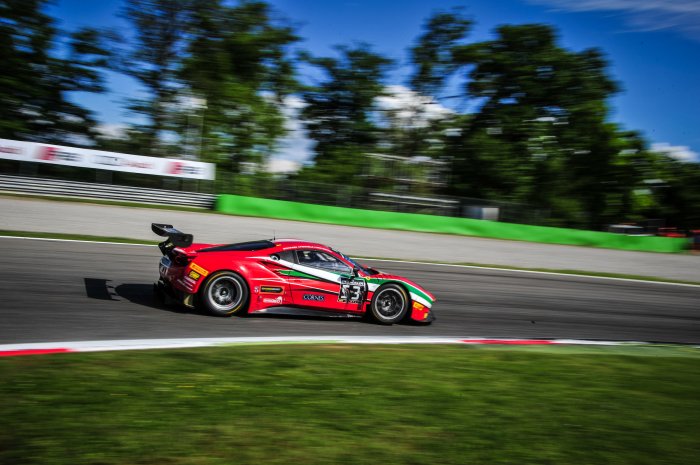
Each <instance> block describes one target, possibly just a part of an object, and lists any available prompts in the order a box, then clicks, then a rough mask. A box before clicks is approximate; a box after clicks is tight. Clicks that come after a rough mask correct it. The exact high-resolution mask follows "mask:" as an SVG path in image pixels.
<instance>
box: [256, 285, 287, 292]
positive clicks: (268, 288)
mask: <svg viewBox="0 0 700 465" xmlns="http://www.w3.org/2000/svg"><path fill="white" fill-rule="evenodd" d="M260 292H261V293H263V294H281V293H282V288H281V287H275V286H261V287H260Z"/></svg>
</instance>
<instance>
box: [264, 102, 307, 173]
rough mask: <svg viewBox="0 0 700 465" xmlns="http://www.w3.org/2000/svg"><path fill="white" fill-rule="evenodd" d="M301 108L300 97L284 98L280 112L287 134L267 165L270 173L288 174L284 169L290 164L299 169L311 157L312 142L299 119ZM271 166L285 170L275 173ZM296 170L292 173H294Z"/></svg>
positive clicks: (289, 166) (302, 106) (280, 141)
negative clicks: (283, 118)
mask: <svg viewBox="0 0 700 465" xmlns="http://www.w3.org/2000/svg"><path fill="white" fill-rule="evenodd" d="M303 108H304V101H303V100H302V99H301V98H300V97H297V96H293V95H290V96H288V97H287V98H285V100H284V104H283V106H282V108H281V110H282V114H283V115H284V117H285V122H284V127H285V129H286V130H287V134H286V135H285V136H284V137H283V138H282V139H280V140H279V142H278V144H277V150H276V151H275V153H274V155H273V156H272V158H271V159H270V162H269V163H268V170H269V171H270V172H275V173H283V172H289V170H286V168H291V167H292V164H294V166H296V167H297V168H296V169H299V167H300V166H301V165H302V164H303V163H304V162H306V161H308V160H310V159H311V157H312V156H313V152H312V150H311V148H312V146H313V141H311V140H310V139H309V138H308V137H306V130H305V129H304V125H303V124H302V122H301V120H300V119H299V117H300V112H301V110H302V109H303ZM272 165H274V169H275V170H276V169H281V168H282V167H285V170H282V171H275V170H273V169H271V166H272ZM296 169H295V170H292V171H296Z"/></svg>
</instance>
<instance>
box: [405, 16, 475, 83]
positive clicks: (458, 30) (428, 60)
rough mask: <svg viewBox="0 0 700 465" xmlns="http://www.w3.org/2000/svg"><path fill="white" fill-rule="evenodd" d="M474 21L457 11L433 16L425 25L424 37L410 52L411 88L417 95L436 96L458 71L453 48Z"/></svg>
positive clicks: (420, 38) (464, 35) (419, 38)
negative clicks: (412, 73) (411, 66)
mask: <svg viewBox="0 0 700 465" xmlns="http://www.w3.org/2000/svg"><path fill="white" fill-rule="evenodd" d="M472 25H473V21H471V20H470V19H467V18H465V17H463V16H462V14H461V12H460V10H459V9H455V10H453V11H450V12H439V13H435V14H433V15H432V16H431V17H430V18H429V19H428V20H427V21H426V23H425V25H424V32H423V34H422V35H421V36H420V37H418V40H417V43H416V45H414V46H413V47H412V48H411V59H412V62H413V64H414V66H415V67H416V70H415V74H414V75H413V76H412V77H411V86H412V87H413V88H414V89H415V90H416V91H418V92H420V93H423V94H428V95H436V94H437V93H439V90H440V89H441V88H442V87H443V86H444V84H445V79H446V78H447V77H448V76H449V75H450V74H451V73H453V72H454V71H455V70H456V68H458V67H459V62H458V61H457V60H455V56H454V52H455V49H456V46H457V45H458V44H459V43H460V42H461V41H462V40H463V39H464V38H465V37H466V36H467V35H468V34H469V32H470V31H471V28H472Z"/></svg>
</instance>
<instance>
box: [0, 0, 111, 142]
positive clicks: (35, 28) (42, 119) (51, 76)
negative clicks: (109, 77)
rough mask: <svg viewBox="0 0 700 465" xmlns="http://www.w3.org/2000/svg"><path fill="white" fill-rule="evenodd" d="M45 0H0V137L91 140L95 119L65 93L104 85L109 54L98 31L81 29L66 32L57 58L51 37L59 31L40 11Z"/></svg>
mask: <svg viewBox="0 0 700 465" xmlns="http://www.w3.org/2000/svg"><path fill="white" fill-rule="evenodd" d="M46 4H47V2H45V1H42V0H28V1H18V0H14V1H5V2H1V3H0V59H1V60H2V63H3V66H2V67H0V82H1V83H2V85H1V86H0V137H4V138H11V139H22V140H31V141H44V142H51V143H67V144H68V143H69V144H73V145H81V144H86V143H90V141H91V140H92V139H93V138H94V135H95V133H94V127H95V125H96V123H95V121H94V119H93V116H92V114H91V112H90V111H88V110H87V109H85V108H83V107H81V106H80V105H78V104H76V103H74V102H72V101H71V100H70V93H71V92H74V91H86V92H102V91H103V81H102V76H101V74H100V73H99V68H100V67H103V66H105V65H106V60H105V58H106V56H107V55H108V54H107V51H106V50H105V49H104V47H103V45H102V44H101V38H100V36H99V34H98V33H97V32H95V31H94V30H91V29H82V30H79V31H75V32H73V33H72V34H70V35H68V36H67V45H66V47H65V51H66V55H67V56H66V57H65V58H61V57H60V54H59V51H57V46H56V41H57V38H58V37H59V36H61V35H62V34H63V33H62V32H60V31H59V30H58V29H56V27H55V26H54V21H53V19H52V18H51V17H49V16H48V15H47V14H46V13H44V11H43V9H44V7H45V6H46Z"/></svg>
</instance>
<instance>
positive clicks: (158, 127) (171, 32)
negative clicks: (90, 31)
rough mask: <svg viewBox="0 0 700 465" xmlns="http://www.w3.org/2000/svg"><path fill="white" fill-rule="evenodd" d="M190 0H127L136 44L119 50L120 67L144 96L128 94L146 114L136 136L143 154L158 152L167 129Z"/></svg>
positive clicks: (138, 110)
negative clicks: (136, 96)
mask: <svg viewBox="0 0 700 465" xmlns="http://www.w3.org/2000/svg"><path fill="white" fill-rule="evenodd" d="M191 6H192V3H191V1H190V0H186V1H181V2H173V1H170V0H128V1H127V4H126V8H125V10H124V16H125V17H126V18H127V19H128V20H129V21H130V22H131V23H132V25H133V26H134V30H135V33H136V35H135V44H134V45H133V46H132V48H131V49H130V50H128V51H127V52H122V61H123V64H122V65H121V66H120V68H121V70H122V71H123V72H124V73H125V74H127V75H129V76H131V77H133V78H134V79H136V80H137V81H138V82H139V83H140V84H141V85H142V86H143V87H144V88H145V91H146V97H145V98H131V99H130V100H129V105H128V108H129V109H130V110H131V111H133V112H134V113H135V114H138V115H142V116H143V117H145V118H146V124H144V125H141V126H140V132H142V133H143V136H142V137H139V139H141V140H142V141H143V143H144V147H143V148H142V149H141V150H142V152H143V153H144V154H148V155H160V143H161V137H162V135H163V131H165V130H166V129H169V126H168V122H169V121H168V120H169V115H170V112H171V107H172V105H173V104H174V100H175V97H176V95H177V92H178V87H179V85H178V82H177V72H178V70H179V67H180V63H181V60H182V56H183V54H184V50H185V47H186V32H187V29H188V27H189V21H190V17H191V12H192V7H191Z"/></svg>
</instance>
